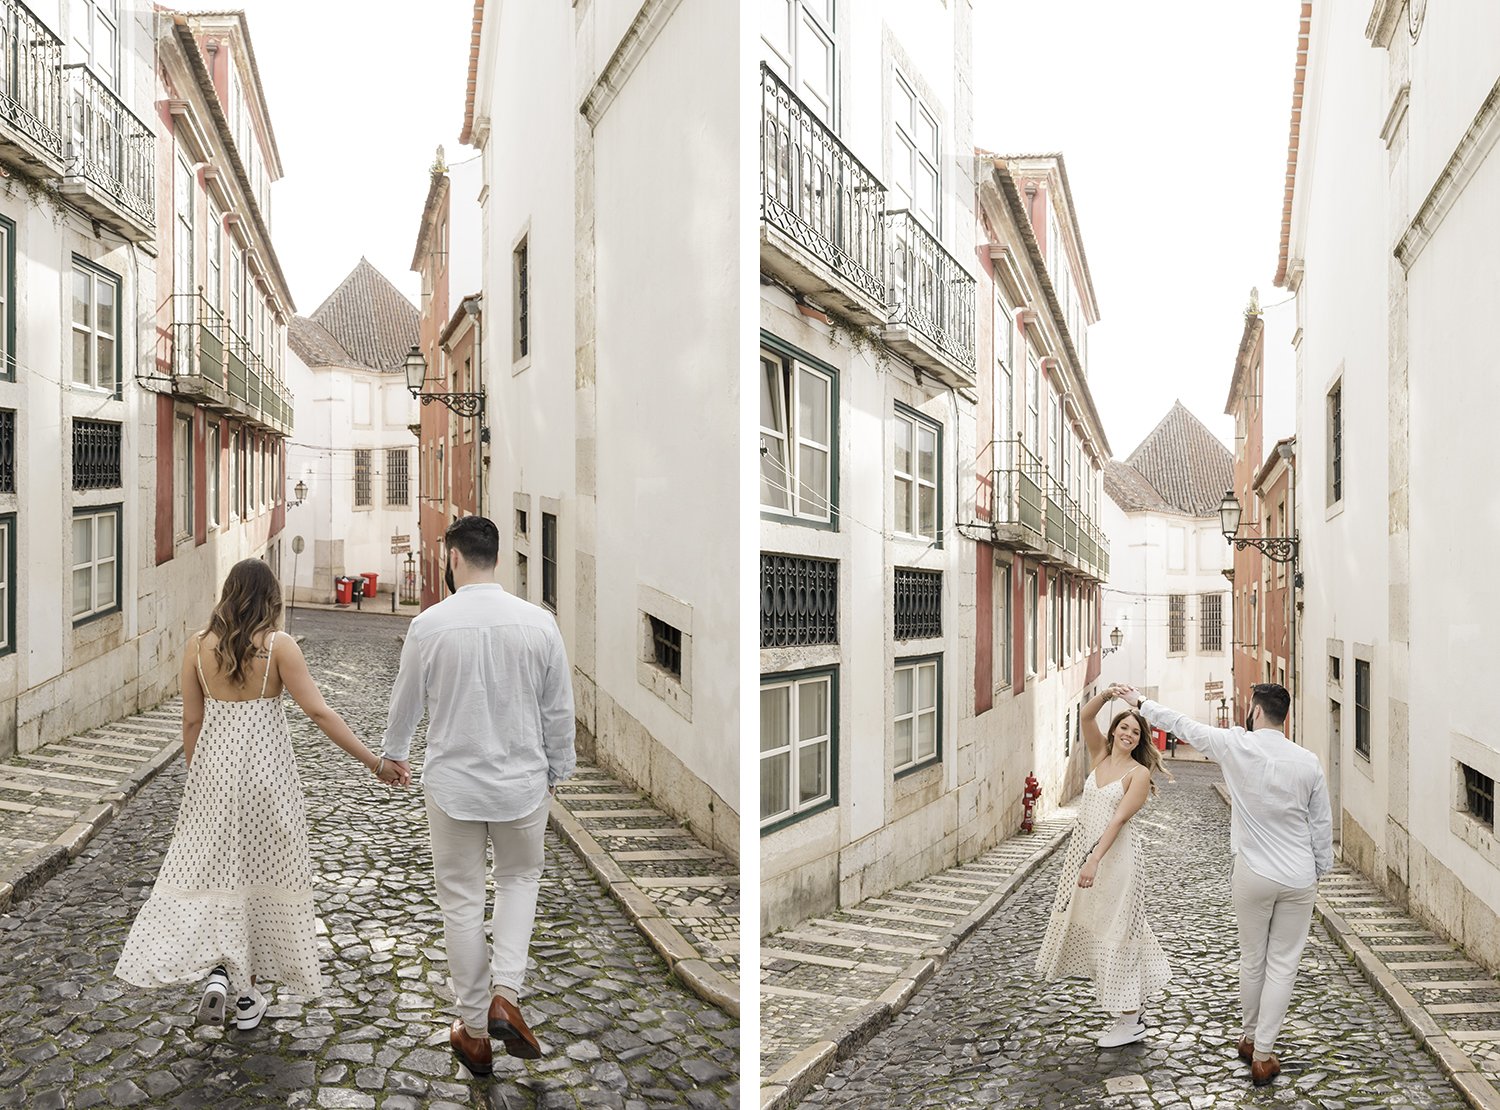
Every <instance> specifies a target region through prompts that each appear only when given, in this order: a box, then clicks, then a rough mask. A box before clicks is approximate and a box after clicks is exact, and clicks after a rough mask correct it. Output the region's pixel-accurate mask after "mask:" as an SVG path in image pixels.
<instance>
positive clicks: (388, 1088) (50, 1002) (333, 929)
mask: <svg viewBox="0 0 1500 1110" xmlns="http://www.w3.org/2000/svg"><path fill="white" fill-rule="evenodd" d="M405 627H406V621H405V620H404V619H402V618H399V617H388V616H376V615H373V614H368V613H367V614H350V613H327V612H317V611H299V612H298V613H297V614H296V616H295V617H294V620H293V622H292V625H291V629H290V630H291V631H292V632H294V633H297V634H300V635H305V636H306V640H305V642H304V644H303V650H304V652H305V653H306V655H307V658H308V661H309V663H310V665H311V667H312V670H313V673H314V675H315V676H316V677H317V678H318V680H319V682H320V685H321V686H322V689H323V691H324V694H325V696H326V697H327V698H328V700H329V702H330V704H332V705H333V706H334V708H336V709H337V710H338V711H339V712H340V713H341V714H343V715H344V718H345V720H347V721H348V722H349V724H350V726H351V727H352V728H353V729H354V731H355V733H356V734H358V735H359V736H360V737H361V738H362V739H363V740H365V742H366V743H367V744H369V745H370V746H371V747H372V748H376V749H377V750H378V747H379V743H380V736H381V732H382V731H383V728H384V722H385V713H386V701H387V698H388V696H389V691H390V689H391V684H392V681H393V679H394V676H395V666H396V662H397V658H398V653H399V646H400V645H399V642H398V636H399V635H400V634H401V633H402V632H403V630H404V629H405ZM287 707H288V717H289V719H290V720H291V722H292V732H293V736H294V740H295V743H296V747H297V755H298V763H299V767H300V769H301V773H302V776H303V781H304V785H305V788H306V794H307V807H308V818H309V828H310V835H311V840H312V851H313V865H314V870H315V872H316V874H317V875H318V880H319V883H318V892H317V912H318V916H319V921H320V926H321V928H320V932H321V935H320V938H319V942H320V943H319V947H320V951H321V957H322V968H323V973H324V982H325V989H326V991H327V993H326V994H325V995H324V996H323V997H322V998H319V999H315V1000H304V999H301V998H296V997H292V996H287V995H277V996H276V997H275V999H274V1003H273V1006H272V1008H271V1009H270V1010H269V1011H268V1014H267V1018H266V1020H265V1021H264V1022H263V1023H262V1024H261V1026H260V1027H259V1028H258V1029H255V1030H253V1031H248V1032H240V1031H238V1030H229V1031H219V1030H213V1029H207V1028H198V1027H195V1026H194V1024H193V1015H194V1013H195V1011H196V1007H197V1000H198V997H199V988H197V987H182V988H175V989H170V990H164V991H160V992H154V993H152V992H145V991H140V990H137V989H135V988H133V987H130V986H128V985H126V984H125V983H123V982H121V981H119V980H117V979H114V978H113V977H112V975H111V972H112V970H113V968H114V964H115V961H116V959H117V958H118V956H119V952H120V948H121V945H122V944H123V942H124V939H125V935H126V932H127V930H128V928H129V926H130V923H131V921H132V919H133V918H134V916H135V913H136V911H137V910H138V909H139V907H140V906H141V904H142V903H143V902H144V901H145V898H146V895H147V893H148V891H149V889H150V886H151V883H152V882H153V880H154V877H155V875H156V871H157V868H158V867H159V865H160V863H161V858H162V854H163V852H164V851H165V848H166V845H167V842H168V840H169V838H170V836H171V832H172V827H173V822H174V820H175V818H176V814H177V807H178V803H179V800H180V797H181V793H182V787H183V782H184V779H185V770H184V768H183V765H182V762H181V760H180V759H179V760H177V761H176V762H174V763H173V764H172V765H171V766H170V767H168V768H167V769H166V770H165V771H164V772H162V774H161V775H160V776H159V777H158V778H156V779H155V780H154V781H153V782H151V783H150V784H149V785H148V786H146V787H145V788H144V789H143V790H142V791H141V792H140V794H139V795H138V796H137V797H136V798H135V799H134V800H133V801H131V802H130V804H129V805H128V806H127V807H126V809H125V810H124V811H123V812H122V813H121V814H120V816H119V817H118V818H117V819H116V820H115V821H114V822H113V823H112V824H110V825H109V826H107V827H106V828H104V829H103V830H102V831H101V832H100V833H99V835H98V836H97V837H96V838H95V839H94V840H93V841H92V842H91V843H90V844H89V846H88V847H87V848H86V849H85V850H84V851H83V853H82V854H81V855H80V856H79V858H78V859H77V860H75V861H73V863H72V865H71V866H69V867H68V868H67V869H66V870H64V871H63V872H61V873H60V874H59V875H57V876H56V877H55V878H53V879H52V880H50V881H49V882H48V883H46V885H44V886H43V887H41V889H40V890H38V891H37V892H36V893H35V894H33V895H31V896H30V897H29V898H27V899H25V900H21V901H18V903H17V904H16V905H14V906H12V907H11V911H10V913H9V914H8V915H6V916H3V917H0V1106H15V1107H26V1108H27V1110H49V1108H61V1107H80V1108H82V1107H90V1106H133V1105H138V1106H147V1105H149V1106H152V1107H216V1108H218V1107H223V1108H231V1107H264V1106H271V1105H278V1106H290V1107H303V1106H313V1107H377V1106H378V1107H381V1108H387V1110H416V1108H418V1107H433V1108H438V1110H447V1108H452V1107H455V1106H473V1107H507V1108H509V1107H533V1106H535V1107H574V1106H604V1107H622V1108H629V1110H647V1108H655V1107H683V1106H688V1107H701V1108H705V1110H706V1108H710V1107H732V1106H736V1105H737V1104H738V1089H739V1084H738V1080H737V1075H738V1071H739V1049H738V1038H739V1029H738V1026H737V1025H736V1024H735V1023H734V1022H733V1021H732V1020H731V1019H730V1018H728V1017H726V1016H725V1015H724V1014H723V1013H722V1012H721V1011H720V1010H718V1009H717V1008H715V1007H714V1006H712V1005H710V1004H709V1003H707V1002H705V1001H703V1000H701V999H700V998H698V997H697V996H696V995H694V994H693V993H692V992H690V991H689V990H688V989H687V988H686V987H684V986H683V985H682V984H681V983H680V982H678V981H676V980H675V979H673V978H672V977H671V975H670V973H669V971H668V969H667V967H666V965H665V964H664V963H663V962H662V960H661V959H660V958H659V957H658V956H657V955H656V953H655V952H654V951H653V950H652V949H651V948H650V946H649V945H648V944H647V943H646V941H645V940H644V939H643V938H642V937H641V936H640V934H639V933H638V932H637V931H636V929H635V928H634V926H633V925H632V924H631V922H630V920H629V919H628V918H627V917H626V915H625V914H624V912H623V911H622V910H621V909H620V908H619V907H618V906H617V905H616V903H615V902H614V901H613V900H612V899H611V898H610V897H609V895H608V894H607V893H606V892H605V891H604V890H603V889H601V888H600V886H599V885H598V883H597V881H596V880H595V879H594V878H593V876H592V875H591V874H590V873H589V871H588V869H587V867H586V866H585V865H584V864H583V862H582V861H581V860H579V859H578V858H577V857H576V856H574V855H573V854H572V853H571V852H570V851H569V849H568V848H567V847H566V846H565V845H564V844H563V843H562V841H561V840H560V839H559V838H558V837H557V836H556V835H555V834H553V833H552V832H551V831H549V833H548V839H547V871H546V874H545V876H544V878H543V885H542V892H541V900H540V903H539V906H538V916H537V927H536V933H535V939H534V942H533V945H532V949H531V955H532V969H531V971H530V973H529V979H528V983H527V989H526V991H525V993H524V994H523V996H522V1006H523V1010H524V1012H525V1014H526V1016H527V1018H528V1020H529V1021H530V1022H531V1024H532V1026H533V1027H534V1028H535V1030H536V1032H537V1035H538V1037H539V1038H540V1039H541V1041H542V1044H543V1047H544V1050H545V1055H544V1056H543V1058H542V1059H541V1060H540V1061H537V1062H535V1063H531V1064H526V1063H523V1062H521V1061H519V1060H514V1059H512V1058H510V1057H507V1056H505V1055H504V1054H503V1052H500V1051H499V1049H498V1046H497V1053H496V1057H495V1061H496V1062H495V1076H494V1078H493V1079H492V1080H489V1081H485V1082H479V1081H474V1080H470V1079H468V1078H467V1076H466V1073H463V1074H462V1076H461V1073H460V1069H459V1067H458V1065H457V1063H456V1061H455V1060H454V1058H453V1056H452V1053H451V1052H450V1051H449V1048H448V1044H447V1026H448V1023H449V1022H450V1021H451V1019H452V1016H453V1015H452V1009H451V995H450V994H449V991H448V988H447V985H446V980H447V966H446V962H445V957H444V952H443V930H442V918H441V915H440V914H439V912H438V909H437V905H436V901H435V896H434V893H433V882H432V870H431V859H430V853H429V850H428V843H427V828H426V818H425V814H424V812H423V808H422V796H421V793H420V791H419V790H418V789H417V788H416V787H415V786H414V787H413V789H411V790H407V791H400V790H388V789H386V788H385V787H382V786H381V785H380V784H379V783H377V782H376V781H375V780H374V778H373V777H371V776H370V775H369V774H368V772H366V771H365V770H364V769H363V768H361V767H359V766H358V765H357V764H356V763H354V762H353V761H352V760H351V759H349V758H348V757H347V756H345V755H344V754H343V753H341V752H340V751H339V750H338V749H337V748H335V747H334V746H333V744H332V743H330V742H329V741H328V740H327V738H326V737H324V736H323V735H322V733H321V732H319V731H318V730H317V729H316V728H314V727H313V726H312V724H311V723H310V722H309V721H307V719H306V718H305V717H304V716H303V715H302V713H301V711H300V710H299V709H297V708H296V706H295V705H294V704H293V703H291V701H290V699H287ZM422 752H423V738H422V736H421V734H419V735H418V739H417V742H416V744H415V746H414V748H413V758H414V762H415V764H416V767H414V770H415V769H416V768H419V767H420V763H421V759H422Z"/></svg>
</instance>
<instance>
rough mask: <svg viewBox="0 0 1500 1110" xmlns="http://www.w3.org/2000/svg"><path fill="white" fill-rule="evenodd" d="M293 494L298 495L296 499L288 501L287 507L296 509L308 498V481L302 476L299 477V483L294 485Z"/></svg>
mask: <svg viewBox="0 0 1500 1110" xmlns="http://www.w3.org/2000/svg"><path fill="white" fill-rule="evenodd" d="M292 495H293V496H294V497H296V500H295V501H292V502H289V503H288V505H287V508H289V509H295V508H296V507H297V506H298V505H300V504H302V502H304V501H306V500H307V483H306V482H304V481H303V480H302V479H301V478H298V479H297V484H296V485H295V486H293V487H292Z"/></svg>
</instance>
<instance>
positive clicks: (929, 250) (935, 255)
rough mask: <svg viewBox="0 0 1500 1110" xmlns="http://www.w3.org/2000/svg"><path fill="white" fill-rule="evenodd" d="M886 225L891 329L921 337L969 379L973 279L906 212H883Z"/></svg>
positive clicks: (887, 285)
mask: <svg viewBox="0 0 1500 1110" xmlns="http://www.w3.org/2000/svg"><path fill="white" fill-rule="evenodd" d="M885 225H886V227H885V234H886V241H887V243H888V244H889V253H888V255H887V262H886V299H887V301H888V302H889V303H890V305H891V324H892V326H900V325H903V324H904V325H905V326H906V327H908V328H912V329H914V330H916V331H918V332H920V333H921V334H922V335H924V336H926V338H927V339H928V340H929V341H930V342H931V343H932V344H933V345H934V346H935V347H937V349H938V350H939V351H941V352H942V353H943V354H944V355H945V356H946V357H947V358H949V359H951V360H952V361H953V362H955V363H957V364H958V365H959V366H961V367H963V368H964V369H965V370H967V371H968V372H969V374H970V375H971V376H972V375H973V373H974V366H975V353H974V288H975V281H974V277H973V275H971V274H970V273H969V272H968V271H967V270H965V269H964V268H963V265H962V263H960V262H959V261H958V259H956V258H954V257H953V256H952V255H951V254H949V253H948V252H947V250H945V249H944V248H943V245H942V244H941V243H939V242H938V241H937V238H936V237H935V236H934V235H933V234H932V232H930V231H928V230H927V229H926V228H925V227H923V226H922V225H921V223H919V222H918V221H917V219H916V217H915V216H913V215H912V214H911V213H910V212H908V211H906V210H905V209H900V210H897V211H893V212H887V213H886V214H885Z"/></svg>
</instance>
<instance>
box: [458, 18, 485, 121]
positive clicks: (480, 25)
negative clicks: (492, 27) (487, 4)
mask: <svg viewBox="0 0 1500 1110" xmlns="http://www.w3.org/2000/svg"><path fill="white" fill-rule="evenodd" d="M483 29H484V0H474V16H473V18H472V19H471V20H470V21H469V76H468V79H467V80H466V81H465V82H464V125H463V129H462V130H460V131H459V133H458V141H459V142H461V143H464V144H468V143H469V142H470V140H472V139H473V138H474V94H475V93H476V92H477V91H478V89H479V35H480V32H481V31H482V30H483Z"/></svg>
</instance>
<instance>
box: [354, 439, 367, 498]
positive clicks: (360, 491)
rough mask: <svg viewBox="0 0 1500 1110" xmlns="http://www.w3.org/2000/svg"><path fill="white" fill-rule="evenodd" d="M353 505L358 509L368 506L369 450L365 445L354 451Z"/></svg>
mask: <svg viewBox="0 0 1500 1110" xmlns="http://www.w3.org/2000/svg"><path fill="white" fill-rule="evenodd" d="M354 506H355V508H358V509H368V508H369V507H370V451H369V449H368V448H365V447H358V448H355V451H354Z"/></svg>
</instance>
